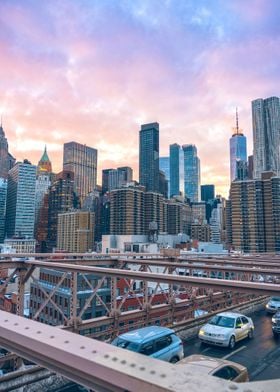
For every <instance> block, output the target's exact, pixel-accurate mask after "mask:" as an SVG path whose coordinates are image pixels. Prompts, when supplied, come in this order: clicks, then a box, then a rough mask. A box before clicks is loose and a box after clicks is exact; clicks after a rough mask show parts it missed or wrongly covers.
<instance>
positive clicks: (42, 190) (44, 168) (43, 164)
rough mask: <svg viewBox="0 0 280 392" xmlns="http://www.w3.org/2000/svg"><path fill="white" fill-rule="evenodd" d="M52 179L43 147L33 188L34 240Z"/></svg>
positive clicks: (49, 163)
mask: <svg viewBox="0 0 280 392" xmlns="http://www.w3.org/2000/svg"><path fill="white" fill-rule="evenodd" d="M52 178H53V175H52V164H51V161H50V159H49V157H48V154H47V147H45V150H44V153H43V155H42V157H41V159H40V161H39V162H38V166H37V176H36V187H35V238H37V233H38V226H40V224H41V222H40V221H39V218H42V214H41V213H40V210H41V209H42V208H43V205H44V197H45V195H46V194H47V192H48V189H49V187H50V185H51V180H52Z"/></svg>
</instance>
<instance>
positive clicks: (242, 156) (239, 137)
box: [229, 109, 247, 182]
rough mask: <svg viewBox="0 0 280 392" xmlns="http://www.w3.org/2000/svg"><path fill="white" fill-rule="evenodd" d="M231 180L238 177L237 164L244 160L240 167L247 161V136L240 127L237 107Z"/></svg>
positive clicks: (232, 148) (232, 145) (231, 160)
mask: <svg viewBox="0 0 280 392" xmlns="http://www.w3.org/2000/svg"><path fill="white" fill-rule="evenodd" d="M229 143H230V182H232V181H234V180H235V179H236V178H237V165H238V162H240V161H242V163H241V164H240V165H239V168H240V167H241V166H242V165H243V166H244V162H247V141H246V136H244V135H243V133H242V130H241V129H239V124H238V112H237V109H236V127H235V131H234V134H233V135H232V137H231V138H230V142H229Z"/></svg>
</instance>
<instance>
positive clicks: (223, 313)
mask: <svg viewBox="0 0 280 392" xmlns="http://www.w3.org/2000/svg"><path fill="white" fill-rule="evenodd" d="M217 316H226V317H240V316H244V314H241V313H238V312H222V313H218V314H217ZM245 317H246V316H245Z"/></svg>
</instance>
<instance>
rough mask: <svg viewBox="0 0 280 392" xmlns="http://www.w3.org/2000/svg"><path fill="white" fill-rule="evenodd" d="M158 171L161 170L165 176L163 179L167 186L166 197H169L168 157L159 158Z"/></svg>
mask: <svg viewBox="0 0 280 392" xmlns="http://www.w3.org/2000/svg"><path fill="white" fill-rule="evenodd" d="M159 170H161V171H162V172H163V173H164V174H165V179H166V181H167V186H168V192H167V193H168V197H170V165H169V157H160V158H159Z"/></svg>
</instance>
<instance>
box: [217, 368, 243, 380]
mask: <svg viewBox="0 0 280 392" xmlns="http://www.w3.org/2000/svg"><path fill="white" fill-rule="evenodd" d="M238 374H239V373H238V371H237V370H236V369H234V368H233V367H231V366H224V367H223V368H221V369H219V370H218V371H217V372H215V373H213V376H215V377H219V378H223V379H224V380H234V379H235V378H236V377H237V376H238Z"/></svg>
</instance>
